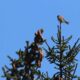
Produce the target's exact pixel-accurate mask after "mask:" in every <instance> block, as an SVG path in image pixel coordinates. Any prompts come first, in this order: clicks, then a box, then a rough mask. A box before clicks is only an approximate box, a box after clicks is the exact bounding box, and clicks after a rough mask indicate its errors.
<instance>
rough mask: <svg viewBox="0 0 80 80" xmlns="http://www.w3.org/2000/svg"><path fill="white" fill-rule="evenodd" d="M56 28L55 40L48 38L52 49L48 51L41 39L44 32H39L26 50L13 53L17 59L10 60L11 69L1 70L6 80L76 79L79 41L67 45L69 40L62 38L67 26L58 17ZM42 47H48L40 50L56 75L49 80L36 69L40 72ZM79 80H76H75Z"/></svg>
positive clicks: (40, 30)
mask: <svg viewBox="0 0 80 80" xmlns="http://www.w3.org/2000/svg"><path fill="white" fill-rule="evenodd" d="M57 18H58V21H59V23H60V24H59V25H58V27H57V28H58V31H57V38H54V37H53V36H52V37H51V40H52V43H53V47H50V46H49V44H48V43H47V41H46V40H45V39H43V37H42V34H43V29H39V30H38V31H37V32H36V33H35V37H34V41H33V42H32V43H31V44H30V42H29V41H26V46H25V50H24V51H23V50H21V49H20V50H19V51H17V52H16V54H17V55H18V59H13V58H11V57H10V56H8V58H9V59H10V63H11V68H8V67H7V66H6V65H5V66H4V67H3V68H2V70H3V72H4V75H3V77H5V78H6V80H74V79H75V78H77V76H76V75H75V72H76V69H77V65H78V63H77V59H76V56H77V54H78V53H79V51H80V43H79V41H80V39H77V41H76V42H75V43H74V45H73V46H72V45H70V44H69V41H70V40H71V39H72V36H69V37H68V38H66V39H65V38H64V36H63V35H62V24H63V23H66V24H67V23H68V24H69V22H66V21H64V18H63V17H61V16H60V15H58V16H57ZM43 43H45V44H46V46H47V47H48V48H47V49H46V48H43V49H44V51H45V53H46V56H45V58H46V59H47V60H48V61H49V62H50V64H54V68H55V69H56V71H57V72H56V73H54V74H53V76H52V77H49V75H48V74H50V73H48V72H46V73H42V72H41V71H40V70H39V68H41V62H42V60H43V49H42V47H41V45H43ZM77 79H78V80H79V78H77Z"/></svg>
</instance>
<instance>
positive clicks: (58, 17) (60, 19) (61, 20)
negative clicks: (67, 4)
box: [57, 15, 69, 24]
mask: <svg viewBox="0 0 80 80" xmlns="http://www.w3.org/2000/svg"><path fill="white" fill-rule="evenodd" d="M57 19H58V21H59V22H60V24H61V23H66V24H69V22H68V21H66V20H65V19H64V17H63V16H60V15H58V16H57Z"/></svg>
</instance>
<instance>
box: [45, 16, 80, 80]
mask: <svg viewBox="0 0 80 80" xmlns="http://www.w3.org/2000/svg"><path fill="white" fill-rule="evenodd" d="M57 18H58V21H59V25H58V32H57V38H56V39H55V38H54V37H53V36H52V37H51V40H52V41H53V47H50V46H49V45H48V43H47V42H46V45H47V46H48V49H45V48H44V50H45V51H46V53H47V55H46V58H47V60H48V61H49V62H50V64H55V67H54V68H55V69H57V72H56V73H55V74H53V77H52V80H73V79H74V78H77V76H76V75H75V71H76V69H77V65H78V63H77V59H76V56H77V54H78V53H79V51H80V43H79V41H80V39H78V40H77V41H76V42H75V43H74V45H73V46H72V45H70V44H69V41H70V40H71V39H72V35H71V36H69V37H68V38H66V39H65V38H64V36H63V35H62V24H63V23H66V24H69V23H68V22H64V20H63V19H64V18H63V17H62V16H57Z"/></svg>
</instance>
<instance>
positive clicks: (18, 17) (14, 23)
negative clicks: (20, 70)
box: [0, 0, 80, 80]
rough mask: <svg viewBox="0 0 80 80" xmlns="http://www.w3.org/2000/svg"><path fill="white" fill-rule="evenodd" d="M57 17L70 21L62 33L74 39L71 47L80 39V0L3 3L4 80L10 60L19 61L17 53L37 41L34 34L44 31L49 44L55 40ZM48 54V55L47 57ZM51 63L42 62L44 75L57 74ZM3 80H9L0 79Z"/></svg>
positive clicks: (0, 59) (0, 55)
mask: <svg viewBox="0 0 80 80" xmlns="http://www.w3.org/2000/svg"><path fill="white" fill-rule="evenodd" d="M57 15H62V16H64V17H65V19H67V20H68V21H69V23H70V24H69V25H66V24H63V25H62V33H63V35H64V36H65V38H67V37H68V36H70V35H73V38H72V40H71V44H73V43H74V42H75V41H76V40H77V39H78V37H80V0H0V76H1V75H2V74H3V73H2V69H1V68H2V66H4V65H5V64H6V65H8V66H10V65H9V64H10V63H9V60H8V58H7V57H6V56H7V55H10V56H11V57H13V58H15V57H16V54H15V52H16V51H17V50H19V49H20V48H21V49H22V50H24V46H25V41H26V40H29V41H30V42H32V41H33V39H34V33H35V32H36V31H37V30H38V29H40V28H43V29H44V34H43V36H44V37H45V38H46V39H47V41H48V43H49V44H52V42H51V36H52V35H53V36H56V33H57V25H58V21H57V17H56V16H57ZM44 54H45V53H44ZM79 56H80V54H79V55H78V56H77V59H78V68H77V72H76V74H77V75H78V76H80V71H79V70H80V67H79V66H80V59H79ZM48 64H49V63H48V62H47V60H44V61H43V62H42V68H41V70H42V71H49V73H50V74H49V75H51V74H52V73H53V72H55V71H54V70H53V67H54V66H53V65H48ZM0 80H5V79H3V78H1V77H0Z"/></svg>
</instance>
